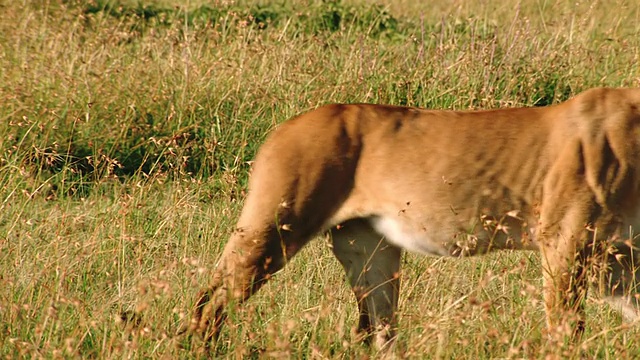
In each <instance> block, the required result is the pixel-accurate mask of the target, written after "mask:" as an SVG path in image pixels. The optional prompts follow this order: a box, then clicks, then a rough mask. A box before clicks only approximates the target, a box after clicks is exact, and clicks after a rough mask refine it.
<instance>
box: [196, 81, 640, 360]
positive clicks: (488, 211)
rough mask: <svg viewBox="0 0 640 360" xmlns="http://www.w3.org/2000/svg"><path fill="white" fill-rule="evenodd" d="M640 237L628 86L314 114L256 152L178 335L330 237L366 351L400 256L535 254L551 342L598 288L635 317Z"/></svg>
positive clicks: (575, 323) (635, 99)
mask: <svg viewBox="0 0 640 360" xmlns="http://www.w3.org/2000/svg"><path fill="white" fill-rule="evenodd" d="M634 228H636V229H639V228H640V89H605V88H599V89H592V90H589V91H586V92H584V93H582V94H580V95H578V96H576V97H574V98H573V99H570V100H568V101H566V102H564V103H561V104H559V105H554V106H549V107H539V108H515V109H501V110H489V111H468V112H461V111H438V110H423V109H417V108H410V107H398V106H382V105H363V104H360V105H327V106H323V107H321V108H318V109H316V110H313V111H310V112H308V113H306V114H303V115H300V116H298V117H296V118H294V119H291V120H289V121H287V122H285V123H284V124H282V125H281V126H280V127H279V128H278V129H276V130H275V131H274V132H273V133H272V134H271V135H270V136H269V138H268V139H267V140H266V142H265V144H264V145H263V146H262V147H261V149H260V150H259V152H258V154H257V157H256V160H255V163H254V168H253V174H252V176H251V179H250V182H249V194H248V196H247V199H246V202H245V205H244V209H243V210H242V214H241V216H240V219H239V221H238V224H237V229H236V230H235V232H234V233H233V235H232V236H231V239H230V240H229V242H228V244H227V245H226V248H225V249H224V252H223V254H222V257H221V259H220V261H219V263H218V265H217V267H216V270H215V273H214V274H213V279H212V281H211V284H210V285H209V287H208V288H207V289H205V290H204V291H203V292H202V294H201V296H200V298H199V301H198V303H197V306H196V309H195V311H194V316H193V318H192V321H191V325H190V329H191V331H194V332H197V333H200V334H203V335H204V336H205V338H207V339H208V340H211V338H212V337H216V336H217V334H218V332H219V329H220V326H221V323H222V321H223V318H224V311H225V307H226V306H227V305H228V304H230V302H232V303H234V304H237V303H239V302H243V301H245V300H246V299H247V298H248V297H249V296H251V295H252V294H253V293H255V292H256V291H257V290H258V289H259V288H260V287H261V286H262V285H263V284H264V283H265V281H266V280H267V279H268V278H269V277H270V275H271V274H273V273H274V272H276V271H278V270H279V269H281V268H282V267H283V266H284V265H285V264H286V263H287V260H289V259H290V258H291V257H292V256H294V255H295V254H296V253H297V252H298V251H299V250H300V249H301V248H302V247H303V246H304V245H305V244H306V243H307V242H308V241H309V240H311V239H313V238H314V237H315V236H316V235H318V234H319V233H322V232H329V233H330V236H331V241H332V244H333V246H332V248H333V252H334V254H335V256H336V257H337V258H338V260H339V261H340V263H341V264H342V265H343V266H344V269H345V271H346V273H347V276H348V278H349V280H350V283H351V285H352V287H353V291H354V293H355V296H356V298H357V302H358V307H359V311H360V317H359V319H360V320H359V324H358V329H359V330H360V331H361V332H363V333H364V334H365V335H366V336H365V337H366V338H367V339H368V340H369V341H372V342H373V344H374V345H375V346H376V347H378V348H381V349H385V348H389V347H390V345H391V344H392V343H393V341H394V336H395V331H396V320H397V319H396V308H397V303H398V293H399V287H400V279H399V276H398V274H399V268H400V256H401V253H402V250H403V249H406V250H409V251H414V252H419V253H424V254H432V255H440V256H470V255H475V254H482V253H486V252H489V251H491V250H495V249H538V250H540V251H541V253H542V267H543V276H544V290H543V291H544V304H545V310H546V315H547V325H548V330H549V333H550V334H554V333H558V332H559V331H560V330H559V329H561V328H563V327H565V328H566V327H567V326H569V328H570V329H571V332H572V334H573V336H575V335H579V334H580V333H581V332H582V330H583V327H584V300H585V296H586V291H587V287H588V284H587V283H588V282H589V281H588V279H587V277H588V276H587V275H588V272H589V269H592V268H594V266H592V265H590V264H589V263H590V260H595V263H596V264H599V265H598V266H597V267H599V268H601V269H603V271H604V272H603V274H604V276H600V277H599V278H600V281H598V288H599V289H600V290H601V291H602V293H603V294H604V295H605V296H606V297H608V298H610V299H611V300H613V302H614V303H616V304H617V305H618V306H619V307H622V308H623V310H624V313H625V314H626V315H627V317H630V318H634V317H635V316H636V315H637V314H638V310H637V309H638V301H637V298H635V297H633V296H632V295H633V294H634V293H635V291H636V289H635V283H636V276H637V275H638V274H637V273H636V272H635V267H634V263H635V261H636V259H637V257H636V256H635V254H634V251H633V246H632V245H631V240H632V239H633V232H632V231H633V229H634Z"/></svg>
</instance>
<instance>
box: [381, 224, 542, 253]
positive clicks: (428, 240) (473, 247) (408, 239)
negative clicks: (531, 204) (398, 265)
mask: <svg viewBox="0 0 640 360" xmlns="http://www.w3.org/2000/svg"><path fill="white" fill-rule="evenodd" d="M369 221H370V223H371V226H372V227H373V228H374V229H375V230H376V231H377V232H379V233H380V234H381V235H383V236H384V237H385V239H386V240H387V241H388V242H389V243H391V244H393V245H395V246H398V247H400V248H402V249H405V250H407V251H411V252H415V253H421V254H427V255H439V256H469V255H475V254H481V253H486V252H487V251H490V250H499V249H520V250H533V249H536V248H537V245H536V243H535V240H534V233H535V228H533V227H528V228H526V229H523V228H522V227H520V229H518V227H516V226H507V225H505V226H504V228H501V229H499V230H498V231H495V228H494V229H492V230H490V231H487V229H486V228H484V227H483V226H477V228H476V230H475V231H472V230H471V229H469V228H465V227H464V226H463V225H462V224H455V223H438V222H437V221H433V220H432V221H420V220H416V219H411V218H408V217H398V216H374V217H371V218H370V220H369ZM424 224H428V225H424Z"/></svg>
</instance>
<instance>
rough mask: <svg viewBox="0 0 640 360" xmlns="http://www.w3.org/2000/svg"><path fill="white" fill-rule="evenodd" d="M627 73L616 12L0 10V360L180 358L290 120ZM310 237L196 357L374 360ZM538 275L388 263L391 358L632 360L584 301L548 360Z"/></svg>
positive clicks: (624, 2) (527, 4)
mask: <svg viewBox="0 0 640 360" xmlns="http://www.w3.org/2000/svg"><path fill="white" fill-rule="evenodd" d="M639 64H640V3H638V2H637V1H634V0H612V1H583V0H561V1H547V0H522V1H516V0H505V1H502V2H497V1H495V2H491V1H445V0H435V1H430V2H427V1H412V0H398V1H391V0H387V1H362V0H343V1H339V0H336V1H320V0H295V1H284V0H278V1H218V0H210V1H195V0H194V1H168V0H157V1H153V0H140V1H127V0H121V1H117V0H94V1H75V0H32V1H30V0H23V1H10V0H0V185H1V187H0V356H3V357H6V358H19V357H27V358H101V359H102V358H105V359H110V358H115V359H120V358H144V359H147V358H197V357H199V356H201V355H202V354H201V353H199V351H198V348H199V344H198V341H197V340H190V339H188V338H186V337H177V336H175V334H176V332H177V330H178V328H179V327H180V325H182V324H183V323H184V321H187V320H188V317H189V314H190V312H191V309H192V307H193V304H194V302H195V301H196V294H197V292H198V290H199V289H200V288H201V287H203V286H206V284H207V281H208V278H209V276H210V275H211V273H212V268H213V266H214V264H215V262H216V260H217V258H218V256H219V254H220V252H221V249H222V247H223V245H224V243H225V241H226V239H227V238H228V236H229V234H230V232H231V230H232V228H233V225H234V222H235V219H236V217H237V214H238V212H239V209H240V208H241V206H242V202H243V199H244V196H245V187H246V181H247V175H248V172H249V169H250V162H251V159H252V158H253V156H254V154H255V152H256V149H257V148H258V146H259V145H260V144H261V142H262V141H263V139H264V138H265V136H266V134H268V132H269V131H270V130H271V129H273V128H274V126H276V125H277V124H279V123H281V122H283V121H285V120H286V119H288V118H290V117H291V116H293V115H295V114H298V113H301V112H303V111H306V110H310V109H313V108H315V107H318V106H320V105H322V104H326V103H334V102H348V103H352V102H372V103H389V104H396V105H410V106H420V107H430V108H443V109H480V108H483V109H485V108H497V107H507V106H525V105H526V106H543V105H548V104H554V103H557V102H559V101H563V100H566V99H567V98H569V97H571V96H572V95H574V94H576V93H578V92H580V91H582V90H585V89H587V88H590V87H594V86H616V87H617V86H636V87H637V86H640V65H639ZM469 146H482V144H469ZM398 176H401V174H398ZM326 245H327V244H326V241H325V240H324V239H323V238H318V240H316V241H314V242H313V243H312V244H311V245H310V246H308V247H307V248H305V249H304V250H303V251H302V253H301V254H300V255H299V256H297V257H296V258H294V260H293V261H292V262H291V263H290V264H289V265H288V266H287V268H286V269H285V270H284V271H282V272H280V273H278V274H277V275H276V276H275V277H274V278H273V281H272V282H271V283H269V284H268V285H267V286H266V287H265V288H263V289H262V290H261V291H260V292H259V294H257V295H256V296H255V297H253V298H252V299H251V300H250V301H249V302H248V303H247V304H246V306H245V307H243V308H240V309H238V310H237V311H234V312H232V313H231V314H230V317H229V320H228V322H227V326H226V327H225V330H224V331H223V334H222V336H221V339H220V341H219V342H218V343H217V344H216V348H215V350H216V352H217V354H218V356H220V357H229V358H239V359H240V358H269V357H277V358H283V357H284V358H287V357H289V358H308V359H324V358H345V359H350V358H365V357H373V358H375V357H376V354H375V353H374V352H371V351H370V350H369V349H367V348H366V347H364V346H362V345H360V344H359V343H358V342H357V341H356V335H355V333H354V328H355V325H356V323H357V309H356V304H355V299H354V297H353V295H352V294H351V290H350V289H349V287H348V285H347V284H346V280H345V276H344V274H343V271H342V268H341V267H340V266H339V264H338V262H337V261H336V260H335V259H334V258H333V255H332V254H331V251H330V250H329V248H328V247H327V246H326ZM540 277H541V272H540V269H539V256H538V254H535V253H527V252H520V253H509V252H501V253H496V254H491V255H489V256H485V257H478V258H470V259H442V258H430V257H421V256H416V255H412V254H405V256H404V258H403V270H402V281H403V283H402V289H401V299H400V329H399V350H398V352H397V355H398V357H400V358H403V357H406V358H420V359H421V358H439V359H461V358H468V359H490V358H565V357H567V358H598V359H624V358H637V357H640V331H639V330H638V329H637V328H636V327H630V326H627V324H624V323H623V322H622V320H621V318H620V316H619V315H618V314H617V313H616V312H614V311H613V310H611V309H610V308H609V307H608V306H607V305H604V304H603V303H602V302H601V301H600V300H599V299H598V297H591V298H589V300H588V302H587V312H588V320H587V331H586V333H585V336H584V337H583V338H582V340H581V342H580V343H578V344H577V345H576V346H558V345H557V344H555V345H551V344H550V343H549V342H548V341H547V340H546V339H547V338H546V336H545V333H544V328H545V323H544V311H543V307H542V303H541V299H542V297H541V279H540Z"/></svg>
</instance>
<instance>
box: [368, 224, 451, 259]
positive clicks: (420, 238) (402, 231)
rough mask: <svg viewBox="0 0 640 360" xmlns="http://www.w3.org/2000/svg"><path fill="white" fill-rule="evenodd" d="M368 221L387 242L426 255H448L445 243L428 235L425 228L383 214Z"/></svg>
mask: <svg viewBox="0 0 640 360" xmlns="http://www.w3.org/2000/svg"><path fill="white" fill-rule="evenodd" d="M370 223H371V226H372V227H373V228H374V229H375V230H376V231H377V232H379V233H380V234H381V235H383V236H384V237H385V239H386V240H387V241H388V242H389V243H391V244H393V245H395V246H398V247H400V248H402V249H405V250H408V251H411V252H416V253H421V254H426V255H441V256H447V255H449V251H448V249H447V248H446V246H445V244H443V243H439V242H438V241H437V240H435V239H433V238H431V237H429V234H428V233H427V230H426V229H423V228H421V227H419V226H413V224H410V223H408V222H406V221H401V220H400V219H398V218H395V219H394V218H391V217H384V216H379V217H372V218H371V219H370Z"/></svg>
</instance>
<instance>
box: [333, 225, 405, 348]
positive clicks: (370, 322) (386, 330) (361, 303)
mask: <svg viewBox="0 0 640 360" xmlns="http://www.w3.org/2000/svg"><path fill="white" fill-rule="evenodd" d="M331 238H332V244H333V253H334V254H335V256H336V257H337V258H338V260H339V261H340V263H341V264H342V266H343V267H344V269H345V271H346V273H347V277H348V279H349V283H350V284H351V286H352V289H353V292H354V294H355V296H356V300H357V302H358V309H359V312H360V315H359V322H358V331H359V332H360V333H361V334H362V335H363V336H364V337H365V340H366V341H367V342H368V343H369V342H373V345H374V347H375V348H376V349H377V350H382V351H388V350H389V349H390V348H391V346H392V344H393V342H394V340H395V330H396V329H395V328H396V321H397V319H396V309H397V307H398V292H399V286H400V277H399V271H400V255H401V250H400V248H398V247H395V246H393V245H391V244H389V243H387V242H386V241H385V240H384V238H383V236H382V235H380V234H379V233H378V232H376V231H375V230H374V229H373V228H372V227H371V225H370V224H369V222H368V220H366V219H355V220H350V221H347V222H346V223H344V224H342V226H340V227H339V228H338V229H334V230H332V232H331Z"/></svg>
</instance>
